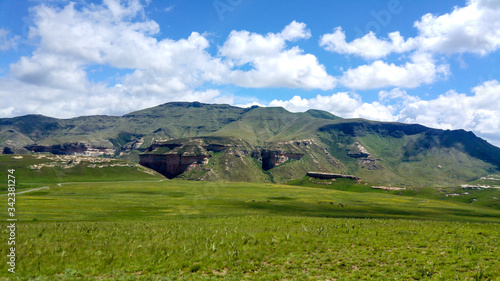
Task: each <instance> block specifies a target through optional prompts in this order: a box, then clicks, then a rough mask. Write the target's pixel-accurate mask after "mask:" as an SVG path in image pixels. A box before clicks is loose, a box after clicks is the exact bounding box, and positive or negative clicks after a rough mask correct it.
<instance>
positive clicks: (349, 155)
mask: <svg viewBox="0 0 500 281" xmlns="http://www.w3.org/2000/svg"><path fill="white" fill-rule="evenodd" d="M0 149H1V151H4V153H33V152H36V153H40V152H48V153H52V154H60V155H85V156H107V157H114V158H119V159H127V160H132V161H135V162H139V161H140V163H141V164H143V165H145V166H148V167H151V168H153V169H156V170H157V171H159V172H161V173H163V174H164V175H166V176H167V177H169V178H173V177H179V178H184V179H193V180H222V181H247V182H252V181H253V182H286V181H288V180H290V179H296V178H302V177H303V176H304V175H305V174H306V173H307V172H308V171H316V172H327V173H340V174H351V175H355V176H358V177H360V178H361V179H362V180H364V181H366V182H369V183H371V184H375V185H392V186H445V185H457V184H462V183H467V182H471V181H474V180H478V179H479V178H481V177H485V176H488V175H491V174H493V175H494V174H498V173H499V170H500V148H498V147H495V146H493V145H491V144H489V143H487V142H486V141H484V140H483V139H480V138H478V137H476V136H475V135H474V134H473V133H471V132H466V131H463V130H455V131H450V130H437V129H432V128H428V127H425V126H421V125H417V124H402V123H394V122H374V121H369V120H363V119H342V118H339V117H337V116H334V115H332V114H330V113H328V112H324V111H320V110H309V111H307V112H304V113H292V112H288V111H287V110H285V109H283V108H261V107H256V106H254V107H251V108H246V109H245V108H238V107H233V106H230V105H216V104H202V103H198V102H194V103H187V102H175V103H167V104H163V105H160V106H156V107H153V108H148V109H144V110H140V111H136V112H132V113H129V114H126V115H124V116H121V117H117V116H84V117H77V118H72V119H56V118H50V117H45V116H40V115H27V116H22V117H15V118H3V119H0Z"/></svg>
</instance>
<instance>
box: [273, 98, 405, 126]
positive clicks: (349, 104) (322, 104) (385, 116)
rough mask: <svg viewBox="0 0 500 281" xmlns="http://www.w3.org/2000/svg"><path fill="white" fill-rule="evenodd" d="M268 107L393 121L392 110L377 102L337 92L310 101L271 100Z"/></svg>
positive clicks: (297, 99)
mask: <svg viewBox="0 0 500 281" xmlns="http://www.w3.org/2000/svg"><path fill="white" fill-rule="evenodd" d="M269 106H281V107H283V108H285V109H287V110H289V111H293V112H302V111H306V110H308V109H321V110H325V111H329V112H331V113H333V114H335V115H337V116H340V117H343V118H365V119H370V120H379V121H394V120H395V119H396V118H395V117H394V115H393V112H394V108H393V107H392V106H384V105H382V104H380V103H378V102H373V103H365V102H362V100H361V97H360V96H359V95H357V94H349V93H347V92H338V93H335V94H332V95H329V96H323V95H317V96H316V97H314V98H311V99H305V98H301V97H300V96H294V97H293V98H292V99H290V100H286V101H283V100H273V101H271V102H270V103H269Z"/></svg>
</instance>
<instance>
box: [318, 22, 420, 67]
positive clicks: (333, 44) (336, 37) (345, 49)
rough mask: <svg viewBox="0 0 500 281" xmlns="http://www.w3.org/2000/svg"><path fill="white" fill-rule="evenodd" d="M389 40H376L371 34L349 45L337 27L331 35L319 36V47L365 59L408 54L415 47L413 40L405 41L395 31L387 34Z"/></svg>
mask: <svg viewBox="0 0 500 281" xmlns="http://www.w3.org/2000/svg"><path fill="white" fill-rule="evenodd" d="M389 39H390V41H389V40H381V39H378V38H377V37H376V36H375V34H374V33H373V32H371V31H370V33H368V34H366V35H365V36H363V37H361V38H357V39H355V40H353V41H352V42H350V43H347V42H346V35H345V33H344V31H342V28H341V27H337V28H336V29H335V30H334V32H333V33H327V34H324V35H323V36H321V39H320V43H319V44H320V46H322V47H323V48H325V50H327V51H331V52H336V53H339V54H348V55H356V56H360V57H363V58H365V59H378V58H383V57H385V56H387V55H389V54H391V53H404V52H408V51H410V50H412V49H414V47H415V43H416V42H415V40H414V39H409V40H407V41H405V40H404V38H403V37H402V36H401V34H400V33H399V32H398V31H396V32H392V33H389Z"/></svg>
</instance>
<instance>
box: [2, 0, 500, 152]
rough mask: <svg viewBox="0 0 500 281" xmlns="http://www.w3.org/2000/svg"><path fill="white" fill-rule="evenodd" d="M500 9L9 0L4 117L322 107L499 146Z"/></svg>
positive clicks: (474, 1)
mask: <svg viewBox="0 0 500 281" xmlns="http://www.w3.org/2000/svg"><path fill="white" fill-rule="evenodd" d="M498 26H500V1H499V0H469V1H449V0H443V1H428V0H422V1H416V0H382V1H370V0H355V1H326V0H318V1H284V0H283V1H256V0H213V1H212V0H210V1H189V0H166V1H155V0H148V1H144V0H128V1H119V0H103V1H85V0H76V1H73V2H70V1H64V0H61V1H59V0H50V1H49V0H47V1H43V0H31V1H7V0H0V97H1V98H2V104H0V117H12V116H19V115H25V114H43V115H47V116H53V117H61V118H70V117H74V116H79V115H91V114H107V115H121V114H125V113H128V112H131V111H134V110H138V109H142V108H146V107H151V106H155V105H158V104H161V103H165V102H170V101H201V102H207V103H227V104H232V105H237V106H250V105H254V104H257V105H260V106H283V107H285V108H286V109H288V110H290V111H294V112H299V111H305V110H307V109H310V108H316V109H322V110H327V111H329V112H332V113H333V114H336V115H338V116H341V117H344V118H367V119H372V120H380V121H399V122H405V123H420V124H423V125H427V126H430V127H436V128H442V129H465V130H470V131H473V132H474V133H476V134H477V135H479V136H481V137H483V138H485V139H487V140H488V141H490V142H491V143H493V144H496V145H500V84H499V82H498V80H499V79H500V70H499V68H498V65H499V63H498V62H499V51H498V49H500V28H498Z"/></svg>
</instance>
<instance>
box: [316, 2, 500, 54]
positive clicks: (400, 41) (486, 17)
mask: <svg viewBox="0 0 500 281" xmlns="http://www.w3.org/2000/svg"><path fill="white" fill-rule="evenodd" d="M498 3H499V2H498V1H497V0H469V1H468V2H467V5H466V6H465V7H455V8H454V9H453V11H451V12H450V13H446V14H443V15H433V14H425V15H424V16H422V17H421V18H420V20H418V21H416V22H415V23H414V27H415V28H416V29H417V32H418V35H417V36H416V37H414V38H408V39H407V40H406V41H405V40H404V38H403V37H402V36H401V35H400V33H399V32H392V33H389V34H388V35H389V39H390V40H382V39H379V38H377V37H376V36H375V34H373V33H372V32H370V33H368V34H366V35H365V36H363V37H361V38H357V39H355V40H353V41H351V42H349V43H348V42H346V36H345V33H344V32H343V31H342V29H341V28H336V29H335V30H334V32H333V33H327V34H324V35H323V36H322V37H321V40H320V45H321V46H322V47H324V48H325V49H326V50H328V51H331V52H337V53H340V54H350V55H356V56H360V57H363V58H365V59H378V58H382V57H385V56H387V55H389V54H391V53H405V52H410V51H413V50H419V51H427V52H431V53H446V54H452V53H466V52H469V53H476V54H480V55H486V54H488V53H491V52H494V51H496V50H498V49H499V48H500V5H499V4H498Z"/></svg>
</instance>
